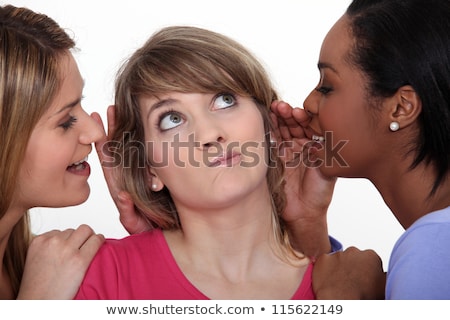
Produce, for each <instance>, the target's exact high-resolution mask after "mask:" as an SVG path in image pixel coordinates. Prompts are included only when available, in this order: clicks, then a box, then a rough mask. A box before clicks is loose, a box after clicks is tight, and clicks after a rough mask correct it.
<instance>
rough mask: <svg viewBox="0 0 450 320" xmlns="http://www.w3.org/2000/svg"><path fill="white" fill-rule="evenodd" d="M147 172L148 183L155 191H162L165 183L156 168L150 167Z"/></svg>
mask: <svg viewBox="0 0 450 320" xmlns="http://www.w3.org/2000/svg"><path fill="white" fill-rule="evenodd" d="M147 174H148V185H149V186H150V188H151V189H152V191H154V192H158V191H161V190H162V188H164V184H163V183H162V181H161V180H160V179H159V178H158V176H157V175H156V173H155V172H154V170H153V169H152V168H148V170H147Z"/></svg>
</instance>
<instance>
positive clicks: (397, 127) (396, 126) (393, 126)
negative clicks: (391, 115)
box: [389, 121, 400, 132]
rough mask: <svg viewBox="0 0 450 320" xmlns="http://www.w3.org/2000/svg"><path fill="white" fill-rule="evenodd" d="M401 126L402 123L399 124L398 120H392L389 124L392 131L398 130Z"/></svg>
mask: <svg viewBox="0 0 450 320" xmlns="http://www.w3.org/2000/svg"><path fill="white" fill-rule="evenodd" d="M399 128H400V125H399V124H398V122H397V121H392V122H391V123H390V124H389V129H390V130H391V131H393V132H395V131H397V130H398V129H399Z"/></svg>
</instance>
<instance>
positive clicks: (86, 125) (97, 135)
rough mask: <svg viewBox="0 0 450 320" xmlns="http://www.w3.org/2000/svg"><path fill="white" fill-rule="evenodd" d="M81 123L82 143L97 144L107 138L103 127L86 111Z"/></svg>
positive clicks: (80, 139)
mask: <svg viewBox="0 0 450 320" xmlns="http://www.w3.org/2000/svg"><path fill="white" fill-rule="evenodd" d="M80 122H81V123H80V125H81V126H80V131H81V132H80V138H79V141H80V143H82V144H91V143H95V142H97V141H99V140H100V139H102V138H103V137H104V136H105V132H104V130H103V129H102V127H101V125H100V124H99V123H97V121H95V120H94V119H93V118H92V117H91V116H89V115H88V114H87V113H86V112H84V111H83V115H82V121H80Z"/></svg>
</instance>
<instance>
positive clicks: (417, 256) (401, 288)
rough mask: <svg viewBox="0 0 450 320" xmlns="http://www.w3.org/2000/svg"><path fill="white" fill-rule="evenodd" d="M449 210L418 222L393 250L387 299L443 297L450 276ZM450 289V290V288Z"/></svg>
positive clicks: (446, 293)
mask: <svg viewBox="0 0 450 320" xmlns="http://www.w3.org/2000/svg"><path fill="white" fill-rule="evenodd" d="M449 243H450V208H445V209H443V210H439V211H436V212H432V213H429V214H427V215H426V216H424V217H422V218H421V219H419V220H417V221H416V222H415V223H414V224H413V225H412V226H411V227H410V228H408V229H407V230H406V231H405V233H404V234H403V235H402V236H401V237H400V238H399V240H398V241H397V243H396V244H395V246H394V249H393V250H392V254H391V257H390V261H389V268H388V277H387V284H386V297H387V298H388V299H397V298H399V299H404V298H412V299H418V298H425V299H435V298H439V297H442V295H444V296H445V297H446V299H447V298H450V289H446V288H445V287H448V286H447V282H448V277H449V276H450V254H449V253H448V246H449ZM449 288H450V287H449Z"/></svg>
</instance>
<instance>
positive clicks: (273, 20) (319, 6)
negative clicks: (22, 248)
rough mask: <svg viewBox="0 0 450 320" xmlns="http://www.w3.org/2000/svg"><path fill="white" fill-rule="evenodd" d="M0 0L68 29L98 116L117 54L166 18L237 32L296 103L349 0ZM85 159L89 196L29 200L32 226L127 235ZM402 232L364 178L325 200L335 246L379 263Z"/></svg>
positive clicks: (88, 101) (340, 186)
mask: <svg viewBox="0 0 450 320" xmlns="http://www.w3.org/2000/svg"><path fill="white" fill-rule="evenodd" d="M6 3H7V2H2V4H6ZM8 3H11V4H13V5H16V6H26V7H28V8H30V9H33V10H35V11H38V12H41V13H45V14H47V15H49V16H50V17H52V18H53V19H55V20H56V21H57V22H58V23H59V24H60V25H61V26H62V27H64V28H67V30H68V31H69V33H70V34H72V35H73V36H74V38H75V40H76V43H77V47H78V48H79V49H80V51H79V53H77V54H76V59H77V60H78V62H79V66H80V70H81V73H82V75H83V77H84V78H85V81H86V86H85V90H84V96H85V99H84V100H83V105H84V108H85V109H86V110H87V111H88V112H93V111H98V112H99V113H100V114H101V115H102V117H103V119H106V115H105V111H106V107H107V106H108V105H109V104H111V103H112V102H113V82H114V76H115V73H116V71H117V69H118V67H119V65H120V64H121V62H122V61H123V60H124V59H125V58H127V57H128V56H129V55H130V54H131V53H132V52H133V51H134V50H135V49H137V48H138V47H140V46H141V45H142V44H143V43H144V41H145V40H146V39H147V38H148V37H149V36H150V35H151V34H152V33H153V32H155V31H156V30H158V29H160V28H162V27H165V26H168V25H175V24H183V25H195V26H199V27H204V28H208V29H211V30H214V31H218V32H221V33H223V34H225V35H228V36H230V37H232V38H234V39H236V40H238V41H239V42H241V43H242V44H243V45H245V46H246V47H247V48H248V49H250V50H251V51H253V52H254V53H255V54H256V56H257V57H258V58H259V59H260V60H261V62H262V63H263V64H264V65H265V66H266V68H267V70H268V71H269V73H270V74H271V76H272V79H273V81H274V83H275V85H276V87H277V89H278V91H279V93H280V96H281V98H282V99H283V100H285V101H287V102H289V103H291V104H292V105H294V106H302V103H303V100H304V98H305V97H306V96H307V94H308V93H309V91H310V90H312V89H313V87H314V86H315V85H316V84H317V81H318V79H319V73H318V71H317V68H316V64H317V59H318V53H319V50H320V46H321V43H322V40H323V37H324V36H325V34H326V32H327V31H328V30H329V28H330V27H331V26H332V25H333V24H334V22H335V21H336V19H338V18H339V17H340V16H341V15H342V14H343V13H344V11H345V9H346V7H347V5H348V4H349V3H350V1H349V0H309V1H306V0H278V1H266V0H259V1H250V0H227V1H212V0H210V1H206V0H204V1H201V0H159V1H156V0H153V1H152V0H147V1H144V0H128V1H95V0H92V1H86V0H77V1H74V0H72V1H60V0H45V1H42V0H29V1H19V0H17V1H14V0H11V1H10V2H8ZM342 116H344V117H345V115H342ZM89 163H90V164H91V167H92V175H91V177H90V178H89V181H90V185H91V196H90V198H89V199H88V201H87V202H86V203H84V204H82V205H80V206H77V207H73V208H64V209H46V208H36V209H33V210H32V223H33V231H34V232H36V233H41V232H44V231H48V230H51V229H65V228H73V227H77V226H78V225H80V224H82V223H86V224H89V225H90V226H91V227H93V228H94V230H95V231H96V232H99V233H103V234H104V235H105V236H106V237H114V238H117V237H123V236H126V235H127V232H126V231H125V229H124V228H123V227H122V226H121V224H120V222H119V218H118V212H117V209H116V207H115V205H114V203H113V202H112V200H111V198H110V196H109V193H108V191H107V187H106V184H105V182H104V180H103V175H102V173H101V168H100V165H99V162H98V159H97V156H96V155H95V152H93V153H92V154H91V157H90V159H89ZM49 165H50V166H51V163H49ZM393 183H395V181H393ZM402 231H403V230H402V228H401V226H400V224H399V223H398V222H397V221H396V220H395V217H394V216H393V215H392V213H391V212H390V210H389V209H388V208H387V207H386V205H385V204H384V202H383V201H382V199H381V196H380V195H379V194H378V192H377V191H376V190H375V188H374V187H373V186H372V184H371V183H370V182H368V181H367V180H362V179H351V180H350V179H340V180H338V183H337V186H336V191H335V195H334V199H333V201H332V203H331V207H330V209H329V232H330V234H331V235H333V236H334V237H336V238H337V239H339V240H340V241H341V242H342V243H343V245H344V247H348V246H351V245H354V246H357V247H358V248H360V249H368V248H370V249H374V250H376V251H377V252H378V254H379V255H380V256H381V257H382V259H383V265H384V268H385V269H387V263H388V260H389V254H390V251H391V249H392V247H393V245H394V243H395V240H396V239H397V238H398V237H399V235H400V234H401V233H402Z"/></svg>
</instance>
